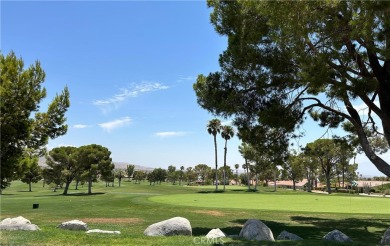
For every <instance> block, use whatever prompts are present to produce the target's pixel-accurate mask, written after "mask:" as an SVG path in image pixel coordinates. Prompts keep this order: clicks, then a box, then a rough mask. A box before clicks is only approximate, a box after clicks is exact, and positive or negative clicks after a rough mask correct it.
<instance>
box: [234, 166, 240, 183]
mask: <svg viewBox="0 0 390 246" xmlns="http://www.w3.org/2000/svg"><path fill="white" fill-rule="evenodd" d="M234 167H235V168H236V185H237V184H238V168H239V167H240V164H235V165H234Z"/></svg>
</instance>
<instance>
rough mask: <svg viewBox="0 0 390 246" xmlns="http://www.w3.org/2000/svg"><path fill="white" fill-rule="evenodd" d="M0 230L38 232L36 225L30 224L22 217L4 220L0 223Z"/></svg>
mask: <svg viewBox="0 0 390 246" xmlns="http://www.w3.org/2000/svg"><path fill="white" fill-rule="evenodd" d="M0 230H3V231H18V230H21V231H39V230H40V229H39V227H38V226H37V225H34V224H31V222H30V221H29V220H28V219H26V218H23V217H22V216H19V217H16V218H6V219H4V220H2V221H1V222H0Z"/></svg>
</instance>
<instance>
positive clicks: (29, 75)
mask: <svg viewBox="0 0 390 246" xmlns="http://www.w3.org/2000/svg"><path fill="white" fill-rule="evenodd" d="M44 80H45V72H44V71H43V69H42V68H41V65H40V63H39V62H38V61H37V62H35V64H33V65H30V67H28V68H25V67H24V62H23V60H22V59H21V58H17V57H16V55H15V54H14V53H13V52H11V53H9V54H8V55H6V56H4V55H3V54H1V53H0V98H1V100H0V111H1V116H0V127H1V152H0V156H1V180H0V181H1V184H0V189H1V190H2V189H4V188H6V187H7V186H8V185H9V182H10V181H11V180H12V179H13V174H14V172H15V169H16V167H17V164H18V163H19V161H20V158H21V157H22V155H23V151H24V150H25V149H27V148H29V149H34V150H36V151H37V153H39V154H40V155H41V154H42V152H43V151H44V146H45V145H46V144H47V143H48V140H49V138H51V139H53V138H56V137H58V136H61V135H64V134H65V133H66V131H67V125H66V124H65V121H66V117H65V113H66V111H67V110H68V108H69V106H70V101H69V91H68V88H67V87H65V88H64V90H63V91H62V93H61V94H60V95H56V96H55V98H54V99H53V101H52V102H51V103H50V104H49V105H48V109H47V111H46V112H39V107H40V103H41V101H42V99H44V98H45V97H46V89H45V88H44V87H42V84H43V82H44Z"/></svg>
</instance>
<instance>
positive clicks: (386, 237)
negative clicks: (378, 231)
mask: <svg viewBox="0 0 390 246" xmlns="http://www.w3.org/2000/svg"><path fill="white" fill-rule="evenodd" d="M380 244H382V245H390V227H389V229H387V230H386V231H385V234H383V237H382V240H381V242H380Z"/></svg>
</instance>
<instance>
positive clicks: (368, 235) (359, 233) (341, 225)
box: [291, 216, 390, 243]
mask: <svg viewBox="0 0 390 246" xmlns="http://www.w3.org/2000/svg"><path fill="white" fill-rule="evenodd" d="M291 219H292V220H293V221H295V222H298V223H299V224H300V226H299V227H302V225H303V227H306V225H307V226H310V228H311V229H310V230H301V234H302V237H305V236H306V237H311V238H315V239H320V238H322V237H323V236H324V235H326V234H327V233H328V232H330V231H333V230H334V229H337V230H339V231H342V232H343V233H344V234H346V235H347V236H349V237H350V238H351V239H352V240H354V241H359V242H367V243H374V242H375V243H379V241H380V239H381V237H382V236H383V233H384V232H385V231H386V229H387V228H388V227H389V224H390V218H387V219H386V218H385V219H379V218H376V219H367V218H362V219H357V218H346V219H327V218H318V217H312V216H291ZM300 236H301V235H300Z"/></svg>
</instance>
